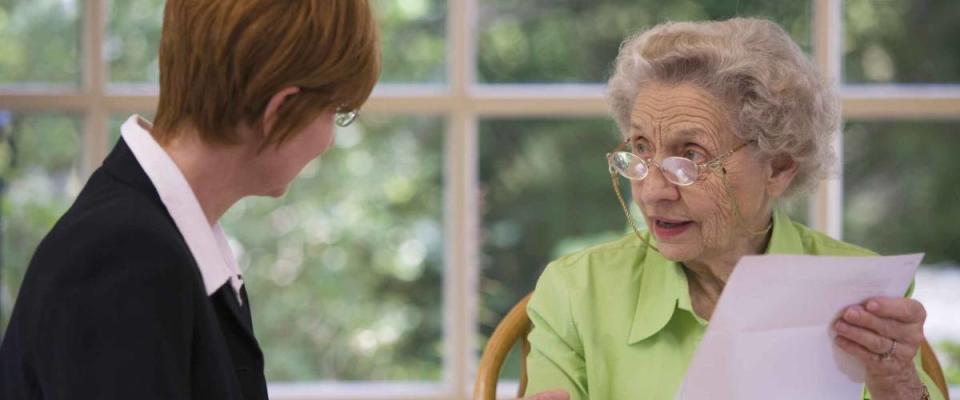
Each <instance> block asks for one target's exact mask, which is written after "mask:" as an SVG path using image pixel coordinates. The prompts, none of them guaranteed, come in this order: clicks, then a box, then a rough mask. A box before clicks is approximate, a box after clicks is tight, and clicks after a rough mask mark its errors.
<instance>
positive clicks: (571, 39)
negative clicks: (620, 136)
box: [477, 0, 812, 83]
mask: <svg viewBox="0 0 960 400" xmlns="http://www.w3.org/2000/svg"><path fill="white" fill-rule="evenodd" d="M479 7H480V13H479V21H478V24H477V26H478V30H477V32H478V33H477V35H478V40H479V44H478V52H477V57H478V58H477V62H478V64H477V69H478V71H477V75H478V79H479V81H480V82H484V83H520V82H531V83H532V82H549V83H557V82H603V81H605V80H606V79H607V77H608V74H609V69H610V65H611V63H612V62H613V60H614V58H616V56H617V49H618V48H619V46H620V43H621V42H622V41H623V40H624V39H625V38H626V37H628V36H629V35H632V34H634V33H636V32H638V31H640V30H642V29H646V28H650V27H652V26H653V25H656V24H658V23H660V22H665V21H686V20H709V19H726V18H731V17H735V16H758V17H766V18H770V19H772V20H774V21H776V22H778V23H779V24H780V25H781V26H783V27H784V29H786V30H787V32H789V33H790V35H791V36H792V37H793V39H794V40H796V41H797V42H798V43H800V45H801V47H803V48H804V49H806V50H808V52H809V49H810V36H811V34H810V19H811V10H812V8H811V5H810V2H809V1H790V2H770V1H760V0H745V1H727V0H710V1H702V0H698V1H694V0H679V1H662V0H639V1H638V0H630V1H626V0H549V1H529V0H479Z"/></svg>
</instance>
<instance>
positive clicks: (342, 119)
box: [333, 107, 360, 128]
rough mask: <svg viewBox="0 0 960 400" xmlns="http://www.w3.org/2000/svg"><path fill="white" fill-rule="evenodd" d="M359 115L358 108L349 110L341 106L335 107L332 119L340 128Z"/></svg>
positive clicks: (348, 124)
mask: <svg viewBox="0 0 960 400" xmlns="http://www.w3.org/2000/svg"><path fill="white" fill-rule="evenodd" d="M358 115H360V110H350V111H343V108H342V107H341V108H337V111H336V112H335V113H334V115H333V121H334V123H336V124H337V126H339V127H341V128H346V127H348V126H350V124H352V123H353V121H356V120H357V116H358Z"/></svg>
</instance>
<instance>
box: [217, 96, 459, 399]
mask: <svg viewBox="0 0 960 400" xmlns="http://www.w3.org/2000/svg"><path fill="white" fill-rule="evenodd" d="M360 118H361V119H360V120H359V121H358V122H357V123H355V124H354V125H351V126H350V127H348V128H340V129H339V132H338V134H337V138H336V147H335V148H334V149H331V150H330V151H329V152H327V153H326V154H324V155H323V156H322V157H321V158H320V159H317V160H314V161H313V162H311V163H310V164H309V165H308V166H307V167H306V168H305V170H304V171H303V172H302V173H301V174H300V177H299V178H298V179H297V180H296V181H294V183H293V184H292V185H291V186H290V188H289V190H288V192H287V194H286V195H285V196H284V197H283V198H281V199H262V198H255V199H247V200H243V201H242V202H240V203H239V204H237V205H236V206H235V207H234V208H233V209H231V210H230V211H229V212H228V213H227V215H226V216H225V217H224V229H225V231H226V232H227V234H228V235H230V236H231V237H232V239H233V246H234V248H235V250H236V251H237V252H238V253H239V257H238V260H239V262H240V264H241V268H243V269H244V271H245V272H244V273H245V274H246V276H247V279H246V280H245V282H246V284H247V285H248V286H247V287H248V289H249V291H250V296H251V298H252V301H251V304H252V306H253V309H254V310H253V316H254V325H255V327H256V329H257V336H258V338H259V340H260V343H261V345H262V347H263V349H264V353H266V354H268V355H269V357H267V358H266V362H267V365H266V373H267V378H268V379H269V380H270V381H273V382H277V381H316V380H434V381H436V380H440V378H441V376H442V371H443V363H442V343H443V314H442V303H443V296H442V293H443V291H442V288H443V283H442V282H443V265H444V264H443V253H444V252H443V246H444V230H443V186H442V184H443V172H442V171H443V153H442V151H443V129H444V128H443V125H444V124H443V120H442V119H440V118H435V117H389V118H388V117H381V116H376V115H370V114H364V115H361V117H360Z"/></svg>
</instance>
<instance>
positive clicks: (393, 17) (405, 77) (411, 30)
mask: <svg viewBox="0 0 960 400" xmlns="http://www.w3.org/2000/svg"><path fill="white" fill-rule="evenodd" d="M163 4H164V1H163V0H125V1H111V2H110V12H109V13H110V17H109V23H108V25H109V29H108V30H107V39H106V43H104V53H105V56H106V58H107V60H109V63H110V79H111V81H113V82H151V83H156V82H158V80H159V77H160V72H159V66H158V60H157V57H158V55H157V48H158V46H159V43H160V31H161V26H162V23H163ZM372 4H373V8H374V12H375V14H376V16H377V19H378V24H379V26H380V31H381V45H382V55H383V73H382V75H381V80H382V81H383V82H402V83H417V82H442V81H444V80H445V79H446V70H445V68H446V13H447V4H446V1H445V0H403V1H397V0H373V1H372Z"/></svg>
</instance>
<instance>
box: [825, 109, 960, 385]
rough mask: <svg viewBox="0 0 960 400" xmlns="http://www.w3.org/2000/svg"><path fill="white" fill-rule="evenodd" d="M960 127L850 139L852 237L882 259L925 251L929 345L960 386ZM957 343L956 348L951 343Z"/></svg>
mask: <svg viewBox="0 0 960 400" xmlns="http://www.w3.org/2000/svg"><path fill="white" fill-rule="evenodd" d="M958 133H960V122H957V121H951V122H927V121H906V122H900V121H898V122H889V121H884V122H854V123H849V124H848V125H847V128H846V134H845V137H844V179H843V181H844V183H843V186H844V221H843V222H844V230H843V233H844V239H846V240H848V241H850V242H853V243H856V244H859V245H862V246H865V247H867V248H870V249H872V250H875V251H877V252H879V253H881V254H902V253H915V252H924V253H926V257H924V260H923V262H924V264H925V265H924V266H923V267H921V268H920V271H919V272H918V276H917V289H916V293H915V297H916V298H918V299H919V300H920V301H921V302H923V303H924V306H925V307H926V308H927V314H928V317H927V322H926V325H925V328H924V331H925V334H926V336H927V339H928V340H929V341H930V342H931V343H933V344H934V345H936V346H937V347H938V350H940V351H941V352H940V353H939V356H940V358H941V361H945V358H946V357H948V354H949V353H948V352H947V351H946V350H947V349H948V348H952V349H953V351H952V357H953V359H954V363H953V364H952V365H951V364H950V363H947V373H948V376H952V377H953V378H952V379H953V384H960V320H958V319H957V318H956V306H957V301H958V300H960V298H958V297H957V293H960V247H958V246H957V243H960V230H958V229H957V221H960V207H958V205H957V204H958V203H957V200H958V199H960V186H958V185H957V183H958V182H960V159H958V158H957V154H960V140H958V139H960V136H958ZM948 343H952V345H950V344H948Z"/></svg>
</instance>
